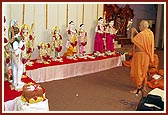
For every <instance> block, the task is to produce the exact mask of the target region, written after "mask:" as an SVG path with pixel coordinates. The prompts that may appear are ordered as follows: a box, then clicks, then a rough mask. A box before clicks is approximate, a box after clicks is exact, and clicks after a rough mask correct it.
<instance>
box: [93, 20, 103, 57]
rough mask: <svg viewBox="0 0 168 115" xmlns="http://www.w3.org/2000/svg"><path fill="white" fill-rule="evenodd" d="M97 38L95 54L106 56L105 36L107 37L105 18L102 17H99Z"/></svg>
mask: <svg viewBox="0 0 168 115" xmlns="http://www.w3.org/2000/svg"><path fill="white" fill-rule="evenodd" d="M95 32H96V35H95V40H94V55H95V56H96V57H97V56H104V48H103V47H104V38H105V28H104V19H103V18H102V17H100V18H99V19H98V25H97V26H96V28H95Z"/></svg>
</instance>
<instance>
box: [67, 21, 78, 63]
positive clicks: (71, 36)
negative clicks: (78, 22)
mask: <svg viewBox="0 0 168 115" xmlns="http://www.w3.org/2000/svg"><path fill="white" fill-rule="evenodd" d="M67 34H68V40H67V43H66V47H67V52H65V53H64V56H65V57H67V58H68V59H74V60H77V52H78V48H77V29H76V28H75V24H74V22H73V21H70V22H69V27H68V28H67Z"/></svg>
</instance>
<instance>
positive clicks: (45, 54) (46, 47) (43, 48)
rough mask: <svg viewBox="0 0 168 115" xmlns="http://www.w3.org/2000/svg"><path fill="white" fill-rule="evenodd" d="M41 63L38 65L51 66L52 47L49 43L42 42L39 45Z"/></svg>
mask: <svg viewBox="0 0 168 115" xmlns="http://www.w3.org/2000/svg"><path fill="white" fill-rule="evenodd" d="M37 47H38V50H39V57H40V61H39V62H38V63H44V64H49V63H50V62H51V57H50V55H51V47H50V44H49V43H45V42H40V43H39V44H38V46H37Z"/></svg>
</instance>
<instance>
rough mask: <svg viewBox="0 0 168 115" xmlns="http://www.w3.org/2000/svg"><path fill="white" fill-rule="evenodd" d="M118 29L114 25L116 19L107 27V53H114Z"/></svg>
mask: <svg viewBox="0 0 168 115" xmlns="http://www.w3.org/2000/svg"><path fill="white" fill-rule="evenodd" d="M117 32H118V30H116V29H115V27H114V20H112V21H110V22H109V25H108V26H107V28H106V55H112V54H114V39H115V37H116V34H117Z"/></svg>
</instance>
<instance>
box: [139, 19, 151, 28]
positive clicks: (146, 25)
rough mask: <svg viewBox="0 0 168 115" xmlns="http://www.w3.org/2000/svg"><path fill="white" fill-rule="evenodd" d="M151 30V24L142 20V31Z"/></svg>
mask: <svg viewBox="0 0 168 115" xmlns="http://www.w3.org/2000/svg"><path fill="white" fill-rule="evenodd" d="M148 28H149V23H148V21H146V20H142V21H141V22H140V30H144V29H148Z"/></svg>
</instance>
